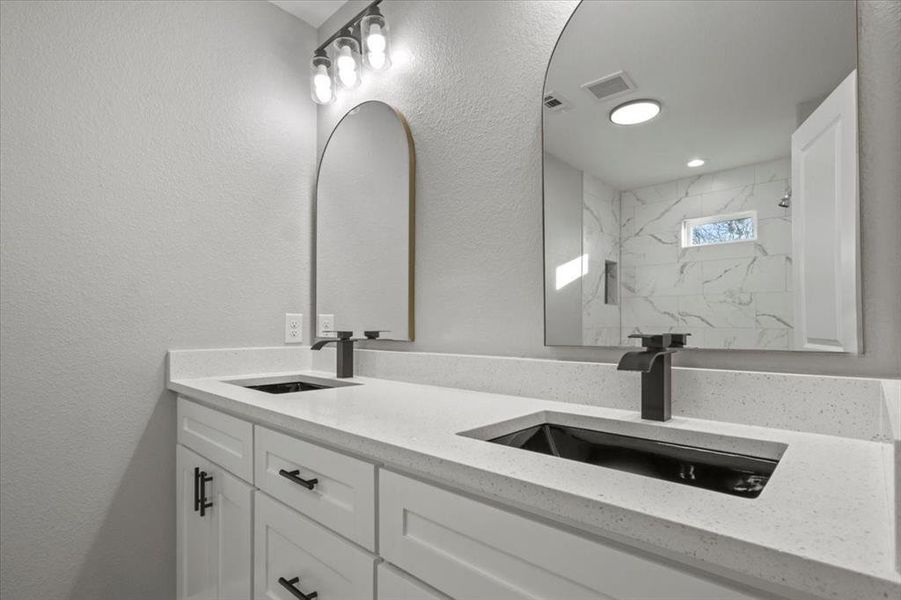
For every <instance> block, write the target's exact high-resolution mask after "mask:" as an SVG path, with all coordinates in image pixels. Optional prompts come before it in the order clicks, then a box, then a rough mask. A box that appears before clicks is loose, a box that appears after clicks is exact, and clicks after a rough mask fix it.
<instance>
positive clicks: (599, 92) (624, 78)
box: [581, 71, 635, 100]
mask: <svg viewBox="0 0 901 600" xmlns="http://www.w3.org/2000/svg"><path fill="white" fill-rule="evenodd" d="M581 87H582V89H583V90H585V91H587V92H588V93H590V94H591V95H592V96H594V97H595V98H597V99H598V100H609V99H611V98H618V97H619V96H623V95H625V94H628V93H629V92H632V91H634V90H635V84H634V83H632V80H631V79H629V76H628V75H627V74H626V72H625V71H617V72H616V73H613V74H611V75H607V76H606V77H601V78H600V79H596V80H595V81H589V82H588V83H583V84H582V85H581Z"/></svg>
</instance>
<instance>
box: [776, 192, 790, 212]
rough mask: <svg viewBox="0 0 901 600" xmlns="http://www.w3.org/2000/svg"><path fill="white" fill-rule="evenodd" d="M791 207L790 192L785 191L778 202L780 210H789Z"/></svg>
mask: <svg viewBox="0 0 901 600" xmlns="http://www.w3.org/2000/svg"><path fill="white" fill-rule="evenodd" d="M791 205H792V191H791V190H790V189H788V190H785V195H783V196H782V199H781V200H779V206H780V208H789V207H791Z"/></svg>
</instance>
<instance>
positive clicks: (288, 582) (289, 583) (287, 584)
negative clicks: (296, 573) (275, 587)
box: [278, 577, 319, 600]
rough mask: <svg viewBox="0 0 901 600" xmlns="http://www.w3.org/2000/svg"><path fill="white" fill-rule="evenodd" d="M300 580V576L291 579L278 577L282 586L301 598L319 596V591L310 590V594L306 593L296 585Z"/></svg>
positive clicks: (301, 599) (306, 598)
mask: <svg viewBox="0 0 901 600" xmlns="http://www.w3.org/2000/svg"><path fill="white" fill-rule="evenodd" d="M299 581H300V577H292V578H291V579H285V578H284V577H279V578H278V582H279V583H280V584H282V587H283V588H285V589H286V590H288V591H289V592H291V594H292V595H293V596H294V597H295V598H298V599H299V600H313V599H314V598H318V597H319V592H310V593H309V594H304V593H303V592H301V591H300V590H299V589H297V588H296V587H294V584H295V583H298V582H299Z"/></svg>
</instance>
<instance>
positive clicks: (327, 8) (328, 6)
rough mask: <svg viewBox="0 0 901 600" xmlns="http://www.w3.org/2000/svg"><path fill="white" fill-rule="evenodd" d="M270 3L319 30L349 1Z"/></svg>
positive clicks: (281, 0) (295, 0) (305, 0)
mask: <svg viewBox="0 0 901 600" xmlns="http://www.w3.org/2000/svg"><path fill="white" fill-rule="evenodd" d="M269 2H271V3H272V4H275V5H276V6H277V7H279V8H280V9H282V10H284V11H286V12H289V13H291V14H292V15H294V16H295V17H297V18H299V19H302V20H304V21H306V22H307V23H309V24H310V25H312V26H313V27H315V28H317V29H318V28H319V27H320V25H322V24H323V23H325V20H326V19H328V18H329V17H330V16H332V15H333V14H335V13H336V12H337V11H338V9H339V8H341V7H342V6H344V5H345V4H346V3H347V0H269Z"/></svg>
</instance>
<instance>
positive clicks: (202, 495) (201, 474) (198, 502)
mask: <svg viewBox="0 0 901 600" xmlns="http://www.w3.org/2000/svg"><path fill="white" fill-rule="evenodd" d="M194 477H195V478H196V479H195V481H199V482H200V492H199V494H198V495H197V497H195V498H194V507H195V510H197V509H199V510H200V516H201V517H203V516H205V515H206V509H208V508H210V507H212V506H213V503H212V501H210V502H207V499H206V484H207V483H209V482H210V481H212V480H213V476H212V475H207V472H206V471H200V470H199V469H195V471H194Z"/></svg>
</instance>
